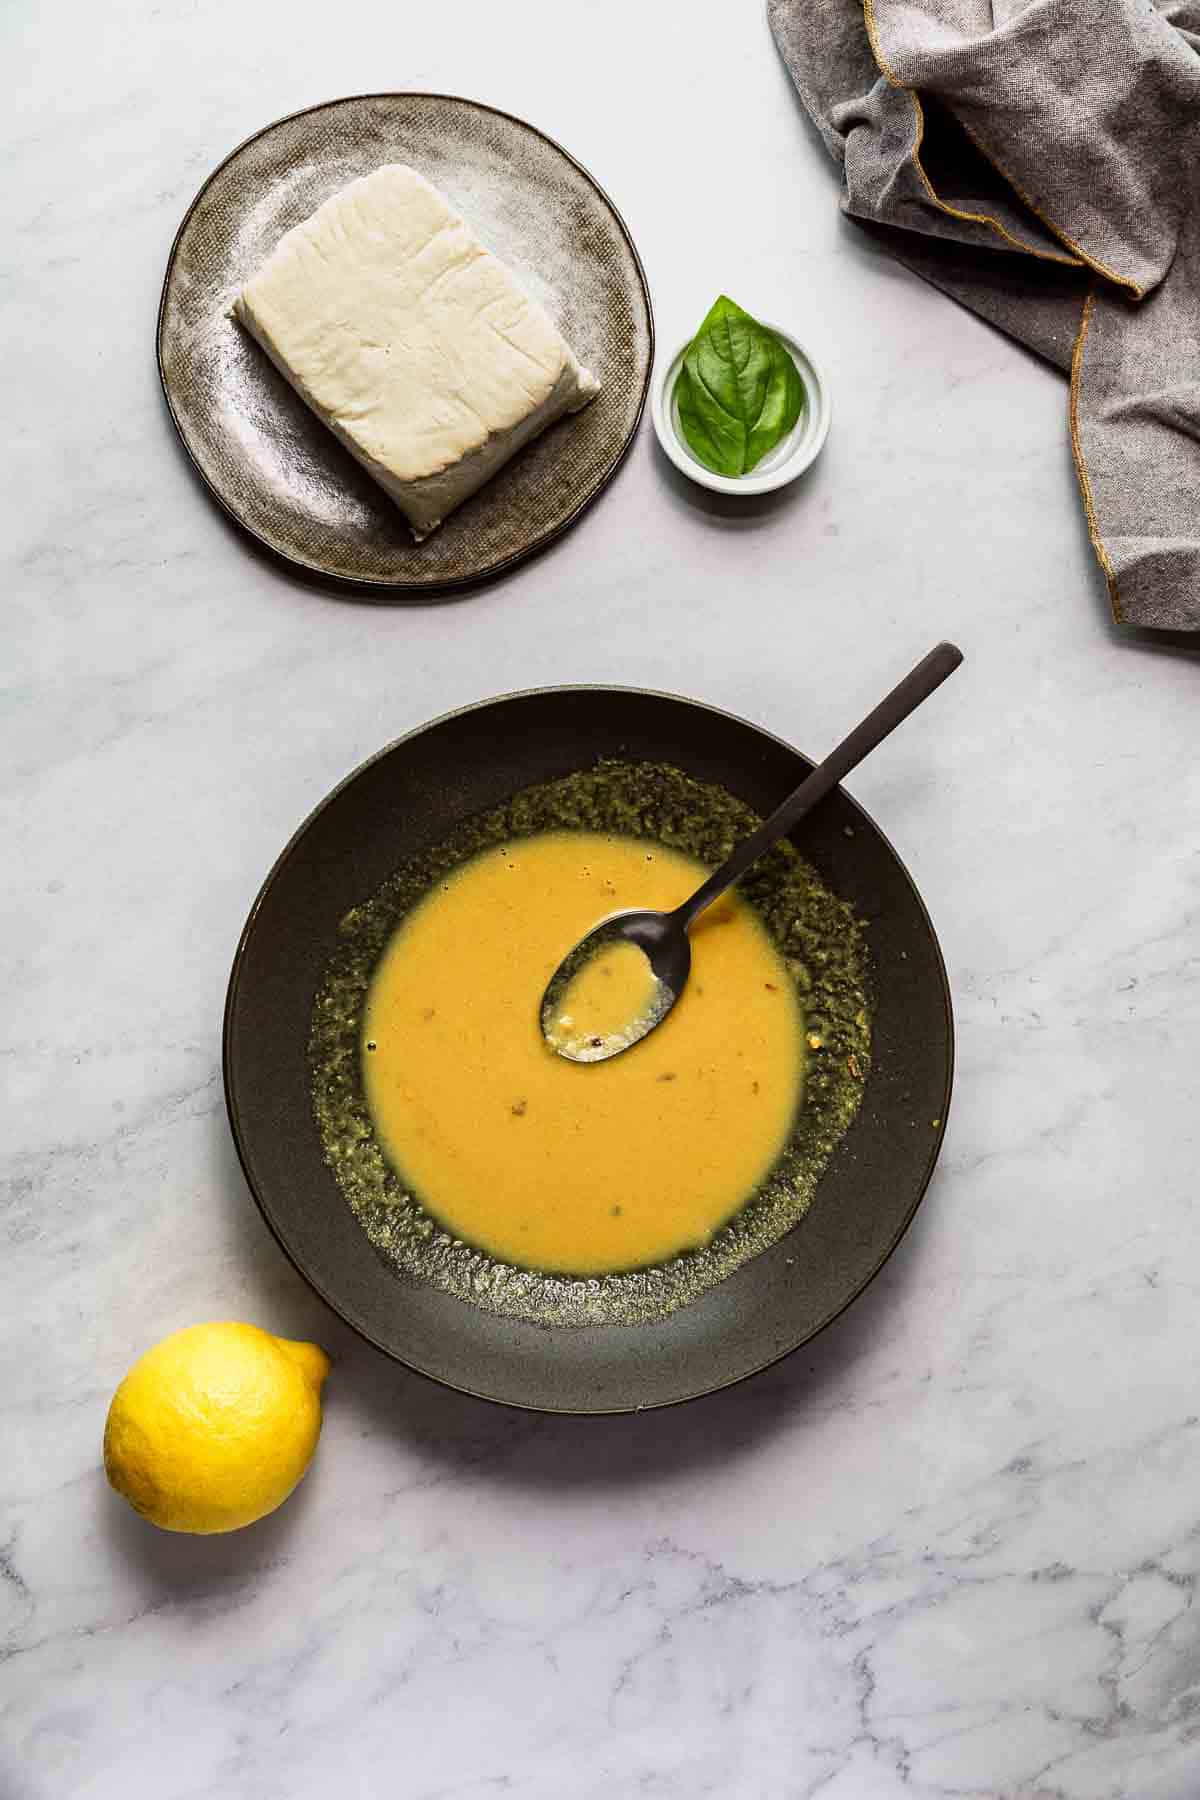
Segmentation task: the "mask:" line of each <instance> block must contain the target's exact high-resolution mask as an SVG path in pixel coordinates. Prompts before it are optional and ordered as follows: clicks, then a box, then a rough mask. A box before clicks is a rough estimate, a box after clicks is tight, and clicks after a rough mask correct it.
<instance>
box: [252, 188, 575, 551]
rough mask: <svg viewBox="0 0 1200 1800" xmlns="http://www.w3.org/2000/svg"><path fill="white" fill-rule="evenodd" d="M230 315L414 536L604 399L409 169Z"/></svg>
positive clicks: (260, 278)
mask: <svg viewBox="0 0 1200 1800" xmlns="http://www.w3.org/2000/svg"><path fill="white" fill-rule="evenodd" d="M233 311H234V315H235V317H236V318H237V319H238V320H240V322H241V323H242V324H243V325H244V326H245V328H246V330H247V331H249V332H250V334H251V335H252V336H253V337H254V338H255V339H256V340H257V342H258V343H259V344H260V345H261V346H262V348H263V349H264V350H265V351H266V353H267V355H268V356H269V357H270V358H271V361H272V362H273V363H274V364H275V366H276V368H278V369H279V371H280V372H281V374H283V375H284V376H285V377H286V378H287V380H288V381H289V382H290V383H291V385H292V386H293V387H294V388H295V390H296V392H297V393H298V394H299V395H300V396H301V398H302V399H303V400H305V401H306V402H307V404H308V405H309V406H310V407H311V408H312V410H313V412H315V413H316V415H317V417H318V418H319V419H321V420H322V421H323V423H324V424H326V425H327V426H328V427H329V429H330V430H331V431H332V432H334V433H335V435H336V436H337V437H338V438H340V439H341V441H342V443H343V444H344V445H345V446H346V448H347V450H349V451H350V453H351V455H352V456H355V457H357V459H358V461H359V462H360V463H361V464H362V465H363V467H364V468H365V469H367V470H369V472H370V473H371V474H372V475H373V476H374V477H375V479H376V481H378V482H379V484H380V485H381V487H383V488H385V489H386V490H387V492H388V493H389V494H390V495H391V497H392V499H393V500H394V501H395V502H396V504H397V506H398V507H399V508H400V509H401V511H402V512H403V513H404V515H405V517H406V518H407V519H408V521H409V524H410V525H411V526H412V530H413V533H414V535H415V536H416V537H417V538H422V537H425V536H427V534H428V533H429V532H431V531H432V530H433V528H434V527H435V526H436V525H439V524H440V523H441V522H442V520H443V519H444V518H445V517H446V515H447V514H448V513H449V512H451V511H452V510H453V508H454V507H456V506H458V505H460V504H461V502H462V501H464V500H465V499H467V497H468V496H469V495H470V494H473V493H474V492H475V491H476V489H477V488H479V487H482V485H483V483H484V482H485V481H487V480H488V479H489V478H490V477H491V476H492V475H494V474H495V473H496V471H497V469H499V468H501V467H503V465H504V464H505V463H506V462H507V461H508V460H509V458H510V457H511V456H513V455H515V453H516V452H517V451H518V450H519V449H520V448H521V447H522V445H523V444H527V443H528V442H529V440H530V439H531V438H533V437H536V436H537V434H538V433H539V432H540V431H544V430H545V428H546V426H547V425H552V424H553V423H554V421H555V420H556V419H559V418H561V417H562V415H563V414H564V413H568V412H576V411H577V410H578V409H579V408H580V407H581V406H585V405H586V404H587V402H588V401H589V400H590V399H591V398H592V396H593V395H594V394H595V393H597V392H598V391H599V386H600V384H599V382H598V381H597V380H596V379H595V377H594V376H593V375H591V374H590V373H589V372H588V370H587V369H584V368H581V366H580V364H579V363H578V362H577V360H576V358H575V356H574V355H573V354H572V351H571V349H570V346H569V345H568V344H567V343H566V341H565V340H564V338H563V337H562V334H561V333H560V332H559V331H558V330H557V328H556V327H555V325H554V323H553V322H552V320H551V319H550V318H549V316H548V314H547V313H546V312H545V310H544V309H543V308H542V307H541V306H539V305H538V303H537V302H536V301H535V300H534V299H532V298H531V297H530V295H528V294H527V293H526V292H525V290H524V289H523V288H522V287H521V286H520V284H519V283H518V282H517V281H516V280H515V279H514V277H513V276H512V275H511V274H510V273H509V271H508V269H507V268H506V267H505V266H504V264H503V263H502V262H501V261H500V260H499V259H498V258H497V257H495V256H493V255H492V254H491V252H490V251H488V250H485V249H484V247H483V245H482V244H481V243H480V242H479V241H478V239H477V238H476V237H475V236H474V234H473V233H472V231H471V229H470V227H469V226H468V225H467V223H466V221H465V220H464V219H463V218H462V217H461V216H460V215H459V214H458V213H457V212H455V210H454V208H453V207H452V206H451V205H450V203H449V201H448V200H447V199H446V198H445V196H444V195H443V194H441V193H439V192H438V190H437V188H435V187H433V186H432V185H431V183H430V182H428V181H426V180H425V178H424V177H423V176H422V175H418V174H417V172H416V170H415V169H410V168H407V167H406V166H405V165H403V164H401V163H389V164H387V165H386V166H385V167H383V168H381V169H376V170H375V172H374V174H372V175H366V176H363V177H362V178H361V179H360V180H358V181H352V182H351V183H350V185H349V187H346V188H343V189H342V190H341V192H340V193H337V194H334V195H333V196H332V197H331V198H330V199H329V200H326V201H325V203H324V204H323V205H322V206H319V207H318V208H317V210H316V212H315V213H313V215H312V217H311V218H309V219H306V220H305V221H304V223H303V224H301V225H296V226H294V227H293V228H292V230H291V231H289V232H287V233H286V234H285V235H284V236H283V237H282V238H281V239H280V241H279V243H278V244H277V246H276V248H275V249H274V251H273V252H272V254H271V255H270V256H269V257H268V258H267V260H266V262H265V263H264V264H263V265H262V267H261V268H260V269H259V270H258V272H257V274H255V275H253V276H252V277H251V278H250V280H249V281H248V282H247V283H246V285H245V287H244V288H243V289H242V291H241V293H240V294H239V296H238V298H237V300H236V301H235V302H234V307H233Z"/></svg>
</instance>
